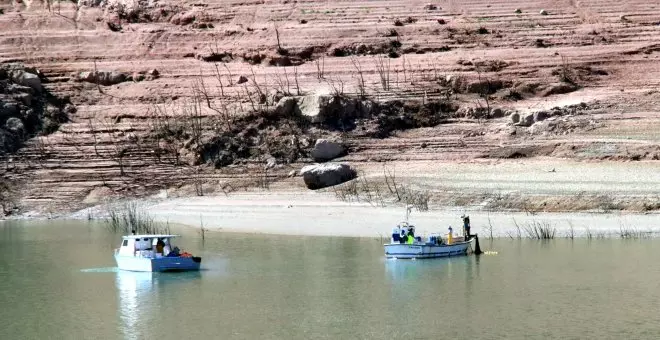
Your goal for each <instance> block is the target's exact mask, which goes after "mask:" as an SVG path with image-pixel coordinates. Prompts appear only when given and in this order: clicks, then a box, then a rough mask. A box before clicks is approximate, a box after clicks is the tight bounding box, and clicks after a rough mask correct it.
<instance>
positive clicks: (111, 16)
mask: <svg viewBox="0 0 660 340" xmlns="http://www.w3.org/2000/svg"><path fill="white" fill-rule="evenodd" d="M102 4H103V6H101V7H98V3H91V2H84V1H83V2H79V3H69V2H52V3H51V2H46V3H44V4H43V6H42V4H40V3H36V2H32V3H29V4H28V3H20V4H19V3H16V4H11V5H10V4H9V3H8V2H6V1H5V2H0V8H1V9H2V12H3V13H4V14H2V15H1V16H0V31H1V32H2V33H0V42H2V44H1V45H2V46H5V47H3V53H2V58H3V61H7V62H9V61H21V62H23V63H25V64H26V65H29V66H34V67H35V68H37V69H39V70H40V71H41V72H42V73H43V77H42V78H43V82H44V85H45V87H46V89H47V90H48V91H50V92H51V93H54V94H55V95H57V96H61V97H62V98H67V100H69V99H70V100H71V103H72V104H74V105H75V107H76V108H77V111H73V110H72V111H71V112H70V113H69V117H68V118H67V120H68V121H67V120H62V121H61V122H60V121H58V123H63V124H62V125H61V126H59V130H58V131H57V132H56V133H54V134H52V135H50V136H48V137H45V136H39V137H37V138H32V139H31V140H29V141H28V142H27V144H26V145H25V147H23V148H22V149H21V150H19V151H18V153H17V154H14V155H12V156H11V157H10V156H9V155H8V154H3V155H0V158H1V160H2V161H3V163H4V164H6V165H7V166H6V167H5V169H4V170H3V176H6V178H8V179H11V180H12V181H20V182H23V183H30V185H29V186H28V187H26V188H25V189H24V190H20V192H21V194H22V195H21V196H22V197H21V201H22V202H23V203H24V204H25V205H26V206H27V207H34V208H40V207H41V208H43V207H44V206H52V205H53V204H54V205H56V206H60V207H62V208H64V209H73V208H76V207H80V206H82V205H84V204H83V203H82V201H83V200H85V199H87V200H88V201H89V200H91V199H92V197H91V196H93V195H91V194H92V193H94V192H95V190H101V189H102V190H103V191H102V192H103V193H104V195H103V196H104V197H110V198H112V197H124V196H143V195H147V194H151V193H154V192H156V191H158V190H162V189H166V188H184V187H191V188H192V193H193V194H195V195H204V194H210V193H212V192H213V191H214V190H217V189H216V188H220V190H221V191H222V192H224V193H228V192H230V191H232V190H236V189H237V188H243V187H246V186H258V187H260V188H264V189H268V188H270V187H271V184H272V183H273V182H275V181H279V180H283V179H285V178H287V175H288V173H289V172H290V171H292V170H296V169H298V168H300V166H301V165H303V164H305V163H308V162H310V157H309V151H310V149H311V148H312V147H313V144H314V141H315V140H316V139H317V138H321V137H333V138H337V139H340V140H342V141H343V142H344V143H345V144H346V145H348V146H349V152H348V156H347V157H345V160H347V161H351V162H354V163H355V164H358V165H359V164H365V163H366V164H371V163H374V162H385V161H392V160H407V159H415V160H424V161H428V162H429V164H433V163H434V162H436V161H438V160H444V161H470V160H475V159H481V158H494V159H516V158H534V157H554V158H556V159H558V161H560V160H561V159H584V160H589V161H596V160H597V161H604V160H605V161H621V160H624V161H649V162H652V161H655V160H658V159H660V145H659V144H658V140H657V139H653V137H652V136H651V137H647V136H648V132H649V131H654V130H653V127H654V126H656V127H657V126H658V125H657V124H658V116H657V110H658V108H659V104H658V100H657V96H656V94H657V93H655V94H654V93H653V90H654V89H655V87H657V85H658V83H657V79H659V78H658V72H660V69H659V68H658V67H657V65H655V63H654V58H656V57H657V53H658V49H657V46H655V44H654V43H653V41H655V40H657V38H658V36H659V34H660V31H658V29H657V25H654V22H653V20H652V19H648V20H647V19H642V17H641V16H628V17H627V18H629V19H627V20H625V21H624V20H621V19H620V15H621V13H622V12H621V11H622V9H621V8H619V7H616V6H615V5H614V4H612V3H608V2H605V1H596V2H592V3H589V4H580V6H586V7H589V13H593V15H594V17H593V18H589V20H585V19H584V17H583V15H582V11H583V9H582V8H579V7H580V6H577V5H575V4H572V3H571V4H557V5H556V7H557V8H556V9H553V11H551V13H550V14H549V15H546V16H540V15H537V13H538V10H537V9H536V8H535V6H541V4H540V3H539V2H532V3H526V4H525V6H521V3H517V2H500V3H496V4H493V3H492V2H487V1H477V2H475V3H470V4H458V3H455V2H453V3H452V4H450V5H448V6H445V5H443V4H437V5H435V4H431V5H432V6H433V7H435V8H433V9H430V8H431V7H428V5H427V6H422V5H419V4H417V3H411V2H408V1H390V2H388V3H386V4H383V3H378V2H374V3H356V4H351V5H350V6H346V4H345V3H340V2H337V3H333V2H327V1H326V2H317V1H311V2H307V3H304V4H302V3H299V4H297V5H295V6H294V5H293V4H292V3H289V2H269V3H254V2H232V1H230V2H228V3H223V4H216V3H208V2H204V1H202V2H201V3H199V4H195V6H192V5H190V4H182V3H178V2H170V1H165V2H160V3H158V4H156V3H151V2H146V1H135V2H130V3H129V2H123V1H119V0H116V1H108V2H103V3H102ZM640 4H641V5H643V3H641V2H640ZM612 6H614V7H612ZM426 7H428V8H426ZM517 8H522V9H521V10H520V11H516V9H517ZM657 11H658V10H657V9H655V10H650V12H649V14H648V15H646V16H645V18H653V17H654V16H658V13H660V12H657ZM400 13H409V14H406V16H401V15H400ZM25 27H30V29H29V30H26V29H25ZM328 27H332V28H333V29H328ZM81 32H87V33H90V34H85V35H83V34H81ZM62 36H67V37H68V38H67V39H62V38H61V37H62ZM70 37H75V38H70ZM654 46H655V47H654ZM83 73H85V74H84V76H83ZM622 91H623V92H622ZM318 94H321V95H324V96H327V97H328V98H329V99H328V102H326V103H325V104H323V107H322V110H324V111H325V112H326V113H328V115H329V116H330V117H331V118H330V119H324V120H323V121H322V122H318V121H313V120H310V119H308V117H307V118H306V117H305V115H304V114H301V113H300V112H297V111H296V110H291V109H290V108H289V107H288V105H290V103H288V102H287V101H286V100H287V99H286V98H287V97H301V96H306V95H318ZM296 100H298V101H299V99H296ZM576 101H577V102H584V103H580V104H577V103H576ZM619 112H625V115H624V114H623V113H619ZM516 115H517V116H516ZM513 117H518V120H513ZM628 118H629V119H628ZM0 123H2V124H4V121H0ZM617 128H625V129H629V130H628V131H630V130H632V131H635V133H637V132H639V131H641V132H645V133H646V135H644V136H643V137H639V136H637V135H636V134H634V133H630V132H628V133H627V135H630V136H632V135H634V136H632V139H626V138H620V137H621V136H618V135H617V136H615V137H616V138H611V137H612V136H611V135H606V134H605V132H603V131H605V129H613V130H614V131H616V129H617ZM49 130H51V132H52V131H54V130H55V129H49ZM599 133H600V134H599ZM624 135H626V134H624ZM10 158H11V159H12V162H11V165H10V162H9V160H10ZM404 182H405V183H404ZM335 194H336V195H337V197H338V198H340V199H343V200H359V201H366V202H369V203H371V204H374V205H383V204H389V203H402V204H407V205H413V206H415V207H417V208H418V209H420V210H425V209H428V205H429V202H432V203H435V204H438V205H444V204H446V203H452V204H458V205H471V204H480V203H482V202H486V208H488V209H516V210H526V211H529V212H530V213H534V212H538V211H567V210H568V211H579V210H600V211H611V210H622V209H623V210H637V211H653V210H658V209H659V208H660V201H659V200H658V198H657V197H642V198H635V197H623V198H621V197H615V196H612V195H609V194H608V193H604V192H585V193H583V194H580V195H579V197H578V198H573V197H572V196H562V197H538V195H534V193H533V192H532V193H526V192H523V193H509V194H504V195H500V194H495V193H483V194H481V195H479V194H475V193H474V192H471V193H469V194H467V195H463V196H461V195H453V196H451V197H449V196H447V195H444V196H443V194H442V192H440V191H438V190H435V189H431V188H427V187H425V186H422V185H421V184H417V183H414V182H410V181H408V180H405V179H404V178H403V177H401V179H400V178H397V177H396V176H394V174H388V173H387V171H386V172H385V173H384V174H382V176H381V175H380V174H374V173H368V174H367V173H365V174H363V175H362V176H360V177H359V179H357V180H354V181H352V182H349V183H346V184H344V185H342V186H340V187H338V188H336V189H335ZM92 201H93V200H92ZM92 201H89V202H91V203H96V202H92ZM450 201H451V202H450ZM85 204H88V203H85Z"/></svg>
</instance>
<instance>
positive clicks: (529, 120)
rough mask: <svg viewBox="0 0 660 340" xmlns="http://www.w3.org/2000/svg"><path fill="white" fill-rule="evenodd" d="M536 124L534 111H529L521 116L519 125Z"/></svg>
mask: <svg viewBox="0 0 660 340" xmlns="http://www.w3.org/2000/svg"><path fill="white" fill-rule="evenodd" d="M532 124H534V114H533V113H527V114H524V115H521V116H520V121H519V122H518V125H520V126H531V125H532Z"/></svg>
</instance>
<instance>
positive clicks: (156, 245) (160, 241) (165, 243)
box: [117, 235, 178, 258]
mask: <svg viewBox="0 0 660 340" xmlns="http://www.w3.org/2000/svg"><path fill="white" fill-rule="evenodd" d="M177 236H178V235H127V236H123V237H122V241H121V246H120V247H119V249H118V250H117V255H119V256H132V257H147V258H158V257H167V256H178V248H177V249H175V247H173V246H172V244H171V242H170V241H171V239H173V238H175V237H177ZM175 253H176V254H175Z"/></svg>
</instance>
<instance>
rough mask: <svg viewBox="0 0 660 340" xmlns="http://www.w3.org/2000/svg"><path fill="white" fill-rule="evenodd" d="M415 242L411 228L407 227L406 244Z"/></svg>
mask: <svg viewBox="0 0 660 340" xmlns="http://www.w3.org/2000/svg"><path fill="white" fill-rule="evenodd" d="M414 242H415V232H414V231H413V228H410V229H408V239H407V240H406V243H407V244H413V243H414Z"/></svg>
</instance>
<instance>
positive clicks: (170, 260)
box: [115, 255, 202, 272]
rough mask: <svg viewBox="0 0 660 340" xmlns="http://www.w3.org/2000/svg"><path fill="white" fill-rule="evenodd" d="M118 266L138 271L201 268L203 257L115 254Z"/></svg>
mask: <svg viewBox="0 0 660 340" xmlns="http://www.w3.org/2000/svg"><path fill="white" fill-rule="evenodd" d="M115 261H116V262H117V267H118V268H119V269H121V270H129V271H136V272H167V271H194V270H199V268H200V266H201V264H202V258H201V257H159V258H153V259H152V258H145V257H133V256H120V255H115Z"/></svg>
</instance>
